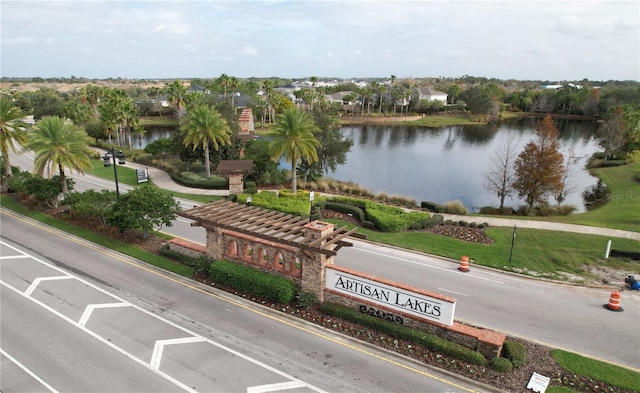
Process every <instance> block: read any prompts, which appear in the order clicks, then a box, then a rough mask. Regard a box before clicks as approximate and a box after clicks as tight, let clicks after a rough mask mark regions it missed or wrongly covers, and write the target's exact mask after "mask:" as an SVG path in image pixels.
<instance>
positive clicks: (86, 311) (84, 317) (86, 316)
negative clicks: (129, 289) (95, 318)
mask: <svg viewBox="0 0 640 393" xmlns="http://www.w3.org/2000/svg"><path fill="white" fill-rule="evenodd" d="M130 306H131V303H127V302H123V303H101V304H89V305H88V306H87V307H86V308H85V309H84V312H83V313H82V316H81V317H80V319H79V320H78V326H79V327H84V326H85V325H86V324H87V322H88V321H89V318H91V314H92V313H93V310H95V309H97V308H115V307H130Z"/></svg>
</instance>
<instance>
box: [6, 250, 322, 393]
mask: <svg viewBox="0 0 640 393" xmlns="http://www.w3.org/2000/svg"><path fill="white" fill-rule="evenodd" d="M0 244H2V245H6V246H8V247H10V248H12V249H15V250H17V251H18V252H20V253H22V254H25V255H28V254H26V253H24V252H22V251H20V250H18V249H16V248H15V247H12V246H11V245H9V244H7V243H5V242H4V241H2V240H0ZM31 258H32V259H33V260H34V261H36V262H38V263H40V264H42V265H45V266H48V267H50V268H52V269H54V270H57V271H59V272H61V273H63V274H66V272H65V271H64V270H62V269H60V268H58V267H57V266H54V265H51V264H49V263H47V262H45V261H42V260H40V259H38V258H36V257H34V256H31ZM62 277H64V278H73V279H76V280H77V281H79V282H81V283H83V284H86V285H87V286H89V287H91V288H94V289H96V290H97V291H99V292H102V293H104V294H106V295H108V296H110V297H112V298H114V299H116V300H117V301H118V302H119V303H114V304H126V303H127V302H126V301H124V300H123V299H120V298H119V297H118V296H116V295H113V294H111V293H109V292H107V291H106V290H104V289H102V288H100V287H97V286H96V285H94V284H92V283H90V282H88V281H85V280H83V279H81V278H79V277H75V276H72V275H67V276H62ZM36 280H37V279H36ZM34 282H35V281H34ZM0 285H4V286H5V287H7V288H9V289H11V290H12V291H14V292H16V293H18V294H19V295H20V296H23V297H25V298H27V299H29V300H31V301H32V302H34V303H36V304H38V305H39V306H41V307H43V308H44V309H46V310H47V311H49V312H51V313H53V314H55V315H56V316H58V317H60V318H62V319H63V320H65V321H67V322H69V323H70V324H72V325H74V326H77V327H78V329H80V330H82V331H84V332H86V333H87V334H90V335H91V336H93V337H94V338H96V339H97V340H99V341H100V342H102V343H104V344H105V345H107V346H109V347H111V348H113V349H115V350H116V351H118V352H120V353H122V354H123V355H125V356H126V357H128V358H129V359H131V360H133V361H134V362H136V363H138V364H140V365H142V366H144V367H146V368H148V369H150V370H151V371H153V372H154V373H156V374H158V375H160V376H162V377H163V378H165V379H166V380H168V381H170V382H172V383H173V384H175V385H176V386H179V387H180V388H182V389H184V390H185V391H188V392H194V393H197V392H196V391H195V390H193V388H191V387H189V386H187V385H185V384H184V383H182V382H180V381H178V380H177V379H175V378H173V377H172V376H170V375H168V374H166V373H164V372H162V371H160V370H159V369H154V368H152V367H150V363H147V362H145V361H143V360H141V359H138V358H137V357H135V356H134V355H132V354H130V353H128V352H126V351H125V350H124V349H122V348H120V347H118V346H116V345H115V344H113V343H112V342H110V341H108V340H107V339H105V338H103V337H102V336H99V335H98V334H97V333H94V332H93V331H91V330H89V329H87V328H86V327H85V326H80V325H79V323H78V322H76V321H73V320H71V319H70V318H69V317H67V316H66V315H64V314H62V313H60V312H59V311H57V310H55V309H54V308H52V307H50V306H48V305H47V304H45V303H43V302H41V301H39V300H38V299H35V298H33V297H31V296H28V295H26V294H25V293H22V292H21V291H20V290H18V289H16V288H14V287H13V286H11V285H10V284H8V283H6V282H4V281H2V280H0ZM108 304H111V303H108ZM131 307H132V308H134V309H136V310H138V311H141V312H143V313H145V314H147V315H149V316H152V317H153V318H155V319H158V320H160V321H162V322H164V323H166V324H168V325H170V326H172V327H175V328H177V329H179V330H182V331H183V332H185V333H186V334H188V335H191V336H193V339H194V340H198V341H200V340H201V341H203V342H207V343H208V344H210V345H213V346H215V347H218V348H221V349H223V350H225V351H227V352H229V353H231V354H233V355H236V356H238V357H240V358H242V359H244V360H246V361H248V362H250V363H252V364H255V365H257V366H259V367H262V368H264V369H266V370H269V371H271V372H273V373H275V374H277V375H279V376H281V377H283V378H286V379H288V380H289V381H290V383H292V384H297V383H301V384H303V385H301V386H304V387H306V388H308V389H310V390H312V391H315V392H320V393H326V392H325V391H324V390H322V389H320V388H317V387H315V386H313V385H309V384H307V383H305V382H303V381H301V380H299V379H297V378H295V377H294V376H292V375H289V374H287V373H285V372H284V371H282V370H278V369H276V368H273V367H271V366H269V365H267V364H265V363H262V362H260V361H259V360H257V359H254V358H251V357H249V356H248V355H245V354H243V353H240V352H238V351H235V350H233V349H231V348H229V347H226V346H224V345H222V344H220V343H218V342H215V341H212V340H209V339H207V338H205V337H202V336H199V335H198V334H196V333H193V332H191V331H190V330H188V329H186V328H184V327H182V326H180V325H178V324H176V323H173V322H171V321H169V320H167V319H165V318H162V317H160V316H158V315H156V314H153V313H151V312H149V311H147V310H145V309H143V308H141V307H138V306H136V305H133V304H131ZM85 312H87V311H86V310H85ZM81 319H82V318H81ZM178 340H181V339H178ZM160 341H163V340H160ZM164 341H168V342H171V341H173V340H164ZM158 351H160V353H159V354H156V357H155V358H154V362H158V366H159V362H160V361H159V360H158V359H160V358H161V356H162V353H161V350H158ZM155 352H156V349H155V346H154V353H155ZM152 358H153V356H152Z"/></svg>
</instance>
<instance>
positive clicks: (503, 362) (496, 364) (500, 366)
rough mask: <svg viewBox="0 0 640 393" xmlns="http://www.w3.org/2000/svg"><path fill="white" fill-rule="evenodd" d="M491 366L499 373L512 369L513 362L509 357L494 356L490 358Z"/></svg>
mask: <svg viewBox="0 0 640 393" xmlns="http://www.w3.org/2000/svg"><path fill="white" fill-rule="evenodd" d="M491 368H492V369H494V370H496V371H498V372H501V373H508V372H510V371H511V370H513V364H511V362H510V361H509V359H505V358H499V357H495V358H493V359H491Z"/></svg>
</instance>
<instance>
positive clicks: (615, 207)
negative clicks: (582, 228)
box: [558, 163, 640, 232]
mask: <svg viewBox="0 0 640 393" xmlns="http://www.w3.org/2000/svg"><path fill="white" fill-rule="evenodd" d="M592 173H593V174H594V175H596V176H597V177H598V178H600V179H602V180H603V181H604V183H605V184H606V185H607V186H608V187H609V189H610V190H611V200H609V202H608V203H607V204H606V205H604V206H602V207H600V208H598V209H596V210H593V211H590V212H586V213H581V214H573V215H570V216H567V217H562V219H563V221H565V222H569V223H572V224H582V225H594V226H602V227H608V228H617V229H624V230H627V231H635V232H640V163H635V164H628V165H622V166H617V167H611V168H596V169H593V170H592ZM558 220H560V218H558Z"/></svg>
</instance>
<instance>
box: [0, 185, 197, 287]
mask: <svg viewBox="0 0 640 393" xmlns="http://www.w3.org/2000/svg"><path fill="white" fill-rule="evenodd" d="M0 201H1V205H2V207H3V208H8V209H11V210H13V211H15V212H16V213H20V214H22V215H24V216H27V217H29V218H31V219H34V220H36V221H39V222H41V223H43V224H47V225H49V226H52V227H54V228H57V229H60V230H61V231H65V232H67V233H71V234H73V235H75V236H78V237H80V238H82V239H85V240H88V241H91V242H93V243H96V244H99V245H101V246H103V247H106V248H109V249H111V250H114V251H117V252H120V253H122V254H125V255H128V256H130V257H132V258H136V259H139V260H141V261H143V262H146V263H148V264H150V265H153V266H156V267H158V268H161V269H164V270H167V271H170V272H173V273H176V274H179V275H181V276H183V277H188V278H191V277H193V268H192V267H190V266H185V265H182V264H179V263H176V262H173V261H171V260H169V259H166V258H163V257H160V256H157V255H154V254H151V253H149V252H147V251H146V250H143V249H141V248H139V247H135V246H131V245H129V244H126V243H123V242H121V241H118V240H114V239H111V238H109V237H105V236H103V235H100V234H97V233H95V232H92V231H89V230H86V229H83V228H80V227H78V226H75V225H72V224H68V223H66V222H64V221H61V220H57V219H55V218H52V217H50V216H48V215H46V214H44V213H40V212H36V211H32V210H28V209H25V208H24V207H23V206H22V205H20V204H19V203H17V202H16V201H14V200H13V199H11V198H10V197H8V196H6V195H2V196H0ZM159 235H160V236H162V237H165V238H167V235H164V234H159Z"/></svg>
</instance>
